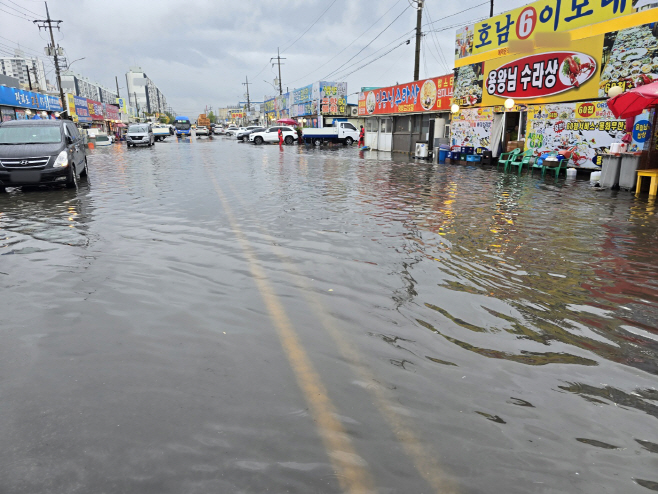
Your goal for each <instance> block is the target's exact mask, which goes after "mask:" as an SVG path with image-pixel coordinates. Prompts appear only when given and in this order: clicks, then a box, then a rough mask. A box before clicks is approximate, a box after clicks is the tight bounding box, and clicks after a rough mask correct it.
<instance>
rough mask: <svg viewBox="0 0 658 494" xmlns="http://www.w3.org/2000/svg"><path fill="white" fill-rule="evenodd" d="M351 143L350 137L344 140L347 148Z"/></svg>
mask: <svg viewBox="0 0 658 494" xmlns="http://www.w3.org/2000/svg"><path fill="white" fill-rule="evenodd" d="M353 143H354V139H352V138H351V137H348V138H347V139H345V144H347V145H348V146H351V145H352V144H353Z"/></svg>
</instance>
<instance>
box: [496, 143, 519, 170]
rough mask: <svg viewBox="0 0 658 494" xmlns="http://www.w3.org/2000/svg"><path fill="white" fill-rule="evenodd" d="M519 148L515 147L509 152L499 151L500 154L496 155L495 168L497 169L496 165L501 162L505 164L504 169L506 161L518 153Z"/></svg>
mask: <svg viewBox="0 0 658 494" xmlns="http://www.w3.org/2000/svg"><path fill="white" fill-rule="evenodd" d="M520 152H521V150H520V149H519V148H516V149H514V150H512V151H510V152H509V153H501V154H500V156H499V157H498V164H497V165H496V170H498V167H499V166H500V165H501V164H502V165H504V166H505V168H504V169H506V168H507V163H509V162H510V161H511V160H513V159H514V157H515V156H516V155H517V154H519V153H520Z"/></svg>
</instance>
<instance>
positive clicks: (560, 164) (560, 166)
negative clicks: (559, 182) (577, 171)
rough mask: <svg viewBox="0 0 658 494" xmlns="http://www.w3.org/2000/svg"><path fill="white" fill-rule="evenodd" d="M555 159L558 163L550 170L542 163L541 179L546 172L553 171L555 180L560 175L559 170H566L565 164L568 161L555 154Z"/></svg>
mask: <svg viewBox="0 0 658 494" xmlns="http://www.w3.org/2000/svg"><path fill="white" fill-rule="evenodd" d="M556 157H557V159H558V162H557V166H556V167H555V168H550V167H548V166H546V165H544V164H543V163H542V167H541V176H542V178H543V177H544V175H546V170H551V171H552V170H555V178H557V177H558V175H559V174H560V170H562V169H563V168H564V169H565V170H566V169H567V163H569V160H568V159H567V158H565V157H564V156H562V155H560V154H556Z"/></svg>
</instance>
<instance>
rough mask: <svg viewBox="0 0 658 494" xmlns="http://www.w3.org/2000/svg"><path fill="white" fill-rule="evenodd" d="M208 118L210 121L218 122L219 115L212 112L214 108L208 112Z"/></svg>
mask: <svg viewBox="0 0 658 494" xmlns="http://www.w3.org/2000/svg"><path fill="white" fill-rule="evenodd" d="M208 120H210V123H217V117H216V116H215V114H214V113H213V112H212V110H210V113H208Z"/></svg>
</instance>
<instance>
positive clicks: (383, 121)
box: [377, 117, 393, 151]
mask: <svg viewBox="0 0 658 494" xmlns="http://www.w3.org/2000/svg"><path fill="white" fill-rule="evenodd" d="M392 132H393V119H392V118H390V117H383V118H380V119H379V136H378V137H377V144H378V146H377V149H379V150H380V151H390V150H391V145H392V144H393V142H392V141H393V134H392Z"/></svg>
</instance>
